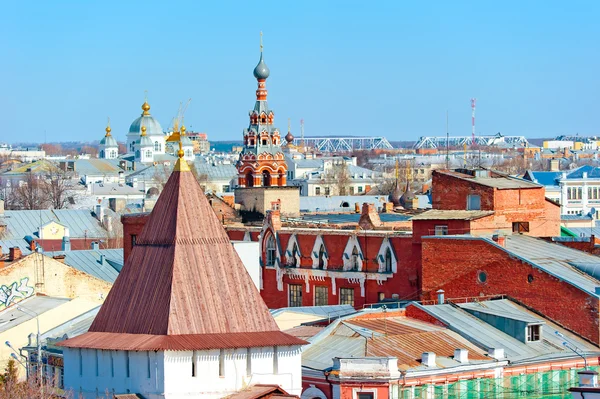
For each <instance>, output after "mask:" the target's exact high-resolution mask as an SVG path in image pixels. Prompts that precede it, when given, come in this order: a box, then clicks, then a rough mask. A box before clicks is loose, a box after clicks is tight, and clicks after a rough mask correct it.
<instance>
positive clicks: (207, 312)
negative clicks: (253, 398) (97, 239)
mask: <svg viewBox="0 0 600 399" xmlns="http://www.w3.org/2000/svg"><path fill="white" fill-rule="evenodd" d="M182 157H183V154H180V158H179V160H178V161H177V163H176V165H175V168H174V171H173V173H172V174H171V176H170V178H169V180H168V181H167V184H166V185H165V188H164V190H163V193H164V194H163V195H161V196H160V197H159V199H158V201H157V202H156V205H155V207H154V210H153V211H152V213H151V214H150V217H149V218H148V221H147V222H146V225H145V226H144V228H143V230H142V233H141V234H140V235H139V237H138V238H137V243H136V245H135V246H134V247H133V249H132V252H131V255H130V257H129V258H128V260H127V261H126V263H125V265H124V266H123V269H122V271H121V273H120V274H119V277H118V278H117V280H116V281H115V284H114V286H113V288H112V289H111V291H110V293H109V295H108V296H107V298H106V301H105V302H104V304H103V305H102V308H101V309H100V311H99V312H98V315H97V316H96V318H95V319H94V322H93V324H92V326H91V327H90V329H89V331H88V332H87V333H85V334H83V335H80V336H78V337H74V338H72V339H68V340H66V341H63V342H62V343H61V344H60V345H61V346H63V347H64V367H65V376H64V382H65V384H64V385H65V388H66V389H70V390H72V391H73V393H74V394H75V395H81V397H82V398H84V399H91V398H97V397H98V396H101V395H103V394H104V393H105V392H106V391H108V392H109V393H110V394H112V395H115V394H125V393H132V394H136V393H137V394H140V395H143V397H144V398H148V399H159V398H160V399H183V398H222V397H225V396H228V395H231V394H235V393H236V392H238V391H241V390H243V389H246V388H247V387H248V386H249V385H254V384H273V385H278V386H280V387H281V388H283V389H284V390H285V391H287V392H288V393H289V394H295V395H300V393H301V391H302V381H301V348H302V345H304V344H305V343H306V342H305V341H303V340H300V339H298V338H295V337H293V336H290V335H287V334H285V333H283V332H281V331H279V328H278V327H277V324H276V323H275V321H274V319H273V317H272V316H271V314H270V313H269V310H268V309H267V307H266V305H265V304H264V302H263V300H262V298H261V297H260V294H259V291H258V290H257V289H256V287H255V286H254V283H253V282H252V279H251V278H250V276H249V274H248V273H247V271H246V270H245V269H244V265H243V264H242V261H241V260H240V257H239V256H238V255H237V253H236V252H235V249H234V247H233V246H232V245H231V243H230V240H229V237H228V236H227V233H226V232H225V230H224V229H223V227H222V225H221V223H220V221H219V220H218V218H217V217H216V215H215V213H214V211H213V210H212V207H211V205H210V204H209V202H208V200H207V199H206V197H205V196H204V193H203V192H202V190H201V188H200V186H199V184H198V182H197V180H196V179H195V178H194V176H193V174H192V173H191V171H190V169H189V166H188V165H187V163H186V161H185V160H183V159H182ZM78 397H79V396H78Z"/></svg>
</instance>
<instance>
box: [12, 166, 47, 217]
mask: <svg viewBox="0 0 600 399" xmlns="http://www.w3.org/2000/svg"><path fill="white" fill-rule="evenodd" d="M44 186H45V182H44V180H43V179H41V176H38V175H35V174H33V173H32V172H31V171H30V172H28V174H27V177H26V178H25V180H24V181H21V182H20V184H19V185H18V186H17V187H15V188H13V189H12V190H11V195H12V197H13V198H12V201H13V203H14V206H15V208H17V209H27V210H33V209H44V208H47V206H48V199H47V196H46V193H45V192H44V189H45V187H44Z"/></svg>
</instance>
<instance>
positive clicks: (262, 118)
mask: <svg viewBox="0 0 600 399" xmlns="http://www.w3.org/2000/svg"><path fill="white" fill-rule="evenodd" d="M260 123H267V118H265V117H264V115H263V116H262V117H261V118H260Z"/></svg>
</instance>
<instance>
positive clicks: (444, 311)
mask: <svg viewBox="0 0 600 399" xmlns="http://www.w3.org/2000/svg"><path fill="white" fill-rule="evenodd" d="M411 306H417V307H419V308H421V309H423V310H425V311H426V312H427V313H429V314H431V315H432V316H434V317H435V318H437V319H438V320H440V321H442V322H443V323H445V324H446V325H447V326H448V328H450V329H451V330H452V331H455V332H457V333H458V334H460V335H461V336H463V337H465V338H466V339H468V340H469V341H470V342H473V343H474V344H476V345H478V346H480V347H482V348H485V349H486V350H489V349H491V348H503V349H504V353H505V356H506V357H507V358H508V359H509V360H510V361H511V362H524V361H532V362H533V361H539V360H540V359H542V358H545V357H548V356H549V357H553V356H556V355H557V354H559V355H569V356H572V355H573V354H572V353H571V351H570V350H568V349H566V348H564V347H563V346H562V342H563V341H564V340H565V339H564V338H561V337H559V336H557V335H556V334H555V331H559V332H560V333H561V334H563V335H564V336H565V337H566V339H567V340H568V341H570V342H571V343H574V344H575V345H576V346H577V347H579V348H581V349H582V350H583V351H586V352H596V351H600V349H599V348H598V347H596V346H594V345H592V344H590V343H588V342H587V341H585V340H583V339H581V338H579V337H577V336H576V335H575V334H572V333H570V332H568V331H567V330H565V329H563V328H561V327H559V326H558V325H556V324H554V323H552V322H551V321H549V320H545V319H543V318H541V317H539V316H537V315H536V314H534V313H532V312H530V311H528V310H527V309H525V308H524V307H522V306H519V305H517V304H516V303H513V302H511V301H510V300H507V299H503V300H492V301H483V302H479V303H470V304H458V306H459V307H457V306H453V305H449V304H444V305H430V306H422V305H418V304H412V305H411ZM462 307H465V308H469V309H478V308H481V309H485V310H490V311H494V312H496V313H497V314H502V313H505V314H507V315H511V316H514V315H515V314H516V315H519V317H522V318H527V319H534V320H537V321H540V322H545V323H546V325H545V326H544V327H543V328H542V339H541V340H540V341H537V342H529V343H524V342H522V341H520V340H518V339H516V338H514V337H512V336H510V335H509V334H506V333H504V332H502V331H500V330H498V329H497V328H495V327H494V326H492V325H491V324H488V323H486V322H485V321H483V320H481V319H478V318H477V317H475V316H473V315H471V314H470V313H468V312H467V311H465V310H463V309H461V308H462Z"/></svg>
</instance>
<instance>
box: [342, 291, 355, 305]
mask: <svg viewBox="0 0 600 399" xmlns="http://www.w3.org/2000/svg"><path fill="white" fill-rule="evenodd" d="M340 305H352V306H354V288H340Z"/></svg>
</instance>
